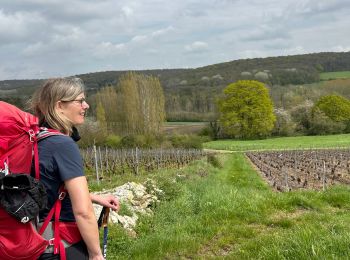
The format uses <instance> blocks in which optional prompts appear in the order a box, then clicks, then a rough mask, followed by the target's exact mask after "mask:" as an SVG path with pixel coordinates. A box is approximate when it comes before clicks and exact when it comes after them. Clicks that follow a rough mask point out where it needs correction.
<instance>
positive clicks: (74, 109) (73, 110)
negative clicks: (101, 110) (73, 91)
mask: <svg viewBox="0 0 350 260" xmlns="http://www.w3.org/2000/svg"><path fill="white" fill-rule="evenodd" d="M57 108H58V113H61V114H63V115H64V116H65V117H67V118H68V119H69V121H71V123H72V124H73V125H75V126H76V125H81V124H83V123H84V120H85V114H86V110H88V109H89V104H88V103H86V100H85V94H84V93H81V94H80V95H79V96H77V97H76V98H75V99H74V100H71V101H58V102H57Z"/></svg>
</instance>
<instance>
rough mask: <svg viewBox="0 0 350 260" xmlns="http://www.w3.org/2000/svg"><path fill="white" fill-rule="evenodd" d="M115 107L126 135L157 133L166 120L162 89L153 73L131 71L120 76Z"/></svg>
mask: <svg viewBox="0 0 350 260" xmlns="http://www.w3.org/2000/svg"><path fill="white" fill-rule="evenodd" d="M118 106H119V110H120V114H119V115H120V117H119V118H120V123H121V126H122V130H123V132H124V133H127V134H148V133H157V132H159V131H160V128H161V125H162V124H163V122H164V121H165V110H164V94H163V89H162V87H161V85H160V82H159V79H158V78H156V77H153V76H147V75H142V74H137V73H133V72H129V73H127V74H124V75H123V76H121V77H120V79H119V83H118Z"/></svg>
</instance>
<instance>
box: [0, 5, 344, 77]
mask: <svg viewBox="0 0 350 260" xmlns="http://www.w3.org/2000/svg"><path fill="white" fill-rule="evenodd" d="M349 14H350V1H349V0H69V1H68V0H23V1H17V0H0V57H1V63H0V80H4V79H24V78H26V79H29V78H47V77H55V76H68V75H75V74H80V73H88V72H96V71H106V70H129V69H133V70H137V69H155V68H195V67H200V66H205V65H210V64H214V63H220V62H224V61H231V60H236V59H242V58H255V57H268V56H278V55H292V54H302V53H312V52H322V51H350V15H349Z"/></svg>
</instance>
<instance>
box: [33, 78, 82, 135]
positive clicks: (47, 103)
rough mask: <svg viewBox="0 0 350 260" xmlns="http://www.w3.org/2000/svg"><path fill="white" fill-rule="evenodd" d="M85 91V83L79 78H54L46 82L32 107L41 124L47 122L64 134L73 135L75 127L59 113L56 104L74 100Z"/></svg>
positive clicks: (38, 91) (36, 92) (34, 96)
mask: <svg viewBox="0 0 350 260" xmlns="http://www.w3.org/2000/svg"><path fill="white" fill-rule="evenodd" d="M84 90H85V86H84V83H83V81H82V80H81V79H79V78H54V79H49V80H47V81H45V82H44V84H43V85H42V86H41V87H40V88H39V89H37V90H36V91H35V93H34V95H33V97H32V99H31V107H32V110H33V112H34V113H35V115H36V116H37V117H38V118H39V124H40V125H42V124H43V123H44V122H46V123H47V124H48V125H49V126H50V127H52V128H54V129H57V130H59V131H61V132H62V133H65V134H71V132H72V126H73V125H72V123H71V122H70V121H69V120H68V118H66V117H65V116H64V115H61V114H59V113H57V111H56V108H55V107H56V103H57V101H71V100H74V99H76V98H77V96H79V95H80V94H81V93H84Z"/></svg>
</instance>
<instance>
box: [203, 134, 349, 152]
mask: <svg viewBox="0 0 350 260" xmlns="http://www.w3.org/2000/svg"><path fill="white" fill-rule="evenodd" d="M203 147H204V148H206V149H216V150H230V151H249V150H274V149H276V150H280V149H314V148H340V147H344V148H348V147H350V134H341V135H324V136H297V137H278V138H270V139H263V140H244V141H241V140H219V141H211V142H207V143H204V144H203Z"/></svg>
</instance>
